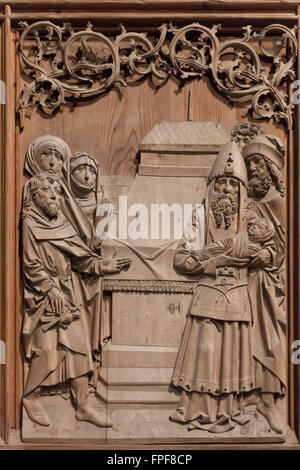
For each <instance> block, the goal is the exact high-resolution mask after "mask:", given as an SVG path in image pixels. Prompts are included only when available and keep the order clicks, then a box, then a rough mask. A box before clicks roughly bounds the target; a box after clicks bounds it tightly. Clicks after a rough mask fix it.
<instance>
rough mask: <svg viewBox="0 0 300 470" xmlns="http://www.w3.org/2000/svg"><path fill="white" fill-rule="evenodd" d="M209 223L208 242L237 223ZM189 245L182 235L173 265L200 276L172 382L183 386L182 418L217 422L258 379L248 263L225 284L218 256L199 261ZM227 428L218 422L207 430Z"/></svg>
mask: <svg viewBox="0 0 300 470" xmlns="http://www.w3.org/2000/svg"><path fill="white" fill-rule="evenodd" d="M204 223H205V221H204V219H203V221H202V224H204ZM210 227H211V229H210V231H209V234H208V239H207V243H206V246H209V244H210V243H213V242H215V241H217V240H218V239H219V240H220V239H223V238H225V237H227V236H229V235H232V234H233V233H235V231H236V228H234V227H232V228H231V230H222V229H217V228H216V227H215V225H214V220H213V218H212V216H211V217H210ZM185 246H186V243H185V241H184V240H182V241H181V242H180V243H179V246H178V249H177V251H176V254H175V259H174V266H175V268H176V269H177V270H179V271H180V272H181V273H184V274H188V275H194V276H197V277H198V279H199V285H198V287H197V288H196V290H195V292H194V294H193V299H192V301H191V304H190V307H189V312H188V317H187V321H186V326H185V329H184V332H183V336H182V340H181V343H180V347H179V351H178V355H177V359H176V363H175V366H174V371H173V376H172V380H171V382H172V384H173V385H175V386H178V387H180V388H181V389H182V395H181V399H180V402H179V406H178V408H177V411H178V412H179V414H181V417H182V422H191V421H194V420H198V421H199V423H200V425H205V424H208V423H215V422H217V423H219V422H220V421H222V419H223V418H226V417H227V418H228V419H229V420H230V418H232V416H233V414H234V413H235V410H237V408H235V406H236V404H235V403H234V396H235V395H239V394H243V393H245V392H249V391H251V390H253V389H254V385H255V384H254V378H255V376H254V361H253V351H252V335H251V322H252V318H251V309H250V302H249V294H248V286H247V269H245V268H243V269H237V268H233V270H234V273H235V275H236V276H237V277H238V279H236V281H235V280H234V279H233V278H231V279H230V278H229V283H232V282H233V283H234V287H233V288H232V287H230V286H229V288H227V287H225V288H224V287H222V286H221V285H220V281H221V278H222V276H220V277H219V278H218V268H217V267H216V264H215V259H214V257H212V258H211V259H209V260H206V261H203V262H200V261H198V262H196V261H194V260H193V259H192V257H191V256H190V251H189V250H188V249H186V248H185ZM219 273H220V271H219ZM227 289H228V290H227ZM219 418H220V419H219ZM217 420H218V421H217ZM197 427H199V426H197ZM227 429H229V428H228V427H223V425H222V423H221V422H220V425H219V424H217V425H215V424H214V425H213V426H212V427H211V428H210V429H209V430H210V431H211V432H222V431H224V430H227Z"/></svg>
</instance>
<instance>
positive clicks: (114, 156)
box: [0, 0, 300, 448]
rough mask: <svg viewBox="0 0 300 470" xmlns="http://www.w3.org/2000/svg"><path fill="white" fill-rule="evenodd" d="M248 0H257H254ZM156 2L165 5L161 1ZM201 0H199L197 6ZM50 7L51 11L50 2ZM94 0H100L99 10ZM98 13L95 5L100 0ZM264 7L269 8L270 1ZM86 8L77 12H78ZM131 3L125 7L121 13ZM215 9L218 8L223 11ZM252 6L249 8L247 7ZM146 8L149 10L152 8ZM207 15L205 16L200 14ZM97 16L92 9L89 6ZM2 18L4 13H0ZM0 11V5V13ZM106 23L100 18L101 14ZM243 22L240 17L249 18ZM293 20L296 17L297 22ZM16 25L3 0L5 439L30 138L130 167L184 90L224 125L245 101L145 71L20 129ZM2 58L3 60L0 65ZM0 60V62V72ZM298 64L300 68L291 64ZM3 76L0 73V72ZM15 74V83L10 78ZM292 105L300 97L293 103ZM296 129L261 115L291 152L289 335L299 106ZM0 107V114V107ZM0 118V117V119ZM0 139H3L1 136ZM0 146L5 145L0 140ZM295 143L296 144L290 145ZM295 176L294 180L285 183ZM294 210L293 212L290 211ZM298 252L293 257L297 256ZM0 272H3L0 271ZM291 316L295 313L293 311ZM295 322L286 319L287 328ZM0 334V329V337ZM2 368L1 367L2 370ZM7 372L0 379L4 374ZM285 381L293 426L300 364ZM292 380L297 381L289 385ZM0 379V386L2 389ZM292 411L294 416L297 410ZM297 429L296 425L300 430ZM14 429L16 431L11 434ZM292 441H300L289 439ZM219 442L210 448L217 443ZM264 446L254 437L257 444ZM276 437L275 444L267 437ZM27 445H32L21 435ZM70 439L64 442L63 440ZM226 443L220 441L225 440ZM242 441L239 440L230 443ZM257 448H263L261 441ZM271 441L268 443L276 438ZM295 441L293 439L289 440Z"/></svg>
mask: <svg viewBox="0 0 300 470" xmlns="http://www.w3.org/2000/svg"><path fill="white" fill-rule="evenodd" d="M7 3H8V4H10V5H11V6H12V18H13V19H14V20H15V23H14V24H17V20H19V19H21V18H23V19H25V18H28V19H33V20H36V19H38V18H41V17H43V15H44V16H45V13H44V12H45V11H46V10H51V9H52V10H51V15H52V16H51V15H47V18H58V19H61V18H62V17H71V18H75V19H76V20H77V22H79V21H80V19H81V20H82V21H83V26H84V25H85V19H84V18H87V17H88V15H90V16H91V13H89V9H91V10H90V11H98V16H99V18H100V19H101V21H102V20H103V23H104V24H105V21H107V22H108V21H109V20H112V21H113V20H116V18H117V19H118V20H119V19H120V18H122V15H123V18H124V20H125V19H126V18H131V20H132V23H131V24H136V25H137V26H138V25H139V19H143V18H144V19H147V20H149V21H150V20H151V18H153V12H156V13H157V16H158V17H159V18H165V19H168V18H169V17H170V12H171V16H172V14H173V17H174V18H175V19H176V18H178V20H181V21H185V20H187V19H188V20H189V22H190V19H191V18H192V16H193V15H194V12H195V9H199V18H204V19H206V21H208V20H209V19H212V20H218V22H221V21H222V14H223V17H224V18H227V21H229V18H230V19H231V20H232V19H234V18H239V20H240V21H245V20H246V18H247V19H249V21H250V20H251V15H252V18H253V23H254V22H255V20H254V18H258V17H260V18H261V19H263V20H264V21H267V20H268V19H269V20H270V21H272V18H277V19H278V20H279V19H282V20H291V19H293V20H294V19H295V16H294V15H295V14H298V16H299V17H300V10H299V11H298V12H297V11H296V6H297V4H299V2H295V1H290V0H286V1H282V2H279V1H277V2H274V1H272V0H270V1H267V0H265V1H263V2H260V1H255V2H253V1H252V2H248V1H246V2H242V3H241V2H236V1H233V0H222V2H220V3H218V6H217V7H216V6H215V5H214V3H215V2H204V3H203V2H195V1H191V0H172V1H171V0H170V1H169V0H165V1H164V2H162V1H161V0H157V1H156V0H132V1H131V2H120V1H119V0H118V1H111V0H107V1H106V0H103V1H102V2H101V5H99V2H98V1H96V0H95V1H94V0H87V1H85V2H82V0H81V1H77V0H72V1H69V0H61V1H59V0H55V1H47V2H45V1H35V2H34V3H33V2H29V1H28V0H16V1H14V2H2V1H0V12H1V10H2V13H4V5H5V4H7ZM254 4H255V8H253V5H254ZM162 5H163V8H162ZM200 5H201V6H205V8H201V11H200V8H199V7H200ZM57 6H58V7H59V8H58V12H55V9H56V7H57ZM101 9H102V10H101ZM105 9H106V13H105V14H103V10H105ZM271 10H272V13H271V15H270V11H271ZM83 11H85V15H82V12H83ZM128 11H130V14H128ZM222 11H223V13H222V14H221V12H222ZM249 12H250V16H249ZM151 15H152V16H151ZM205 15H206V16H205ZM96 17H97V15H96ZM2 18H4V17H3V16H2ZM0 21H1V15H0ZM107 24H108V23H107ZM247 24H248V23H247ZM299 24H300V23H299ZM14 36H15V34H14V32H13V31H12V30H11V25H10V8H9V7H6V17H5V21H4V24H3V27H2V35H1V38H0V50H2V51H4V52H5V54H4V59H5V64H6V71H5V81H6V83H7V84H9V86H7V104H6V106H5V107H4V106H1V109H2V113H3V114H4V116H3V117H4V118H5V120H4V122H5V124H4V125H3V127H2V133H1V132H0V144H3V143H4V146H3V145H0V148H1V152H4V153H3V155H1V165H2V166H0V171H1V188H2V189H1V201H0V217H1V221H2V229H1V232H2V234H3V236H2V239H1V246H0V257H1V260H2V270H1V273H0V298H1V300H2V301H1V315H2V316H1V318H0V335H5V339H6V343H7V366H6V368H5V372H4V367H2V366H0V368H1V373H2V376H1V377H0V415H1V420H0V436H2V437H3V438H4V439H5V440H6V442H8V441H9V430H10V429H12V428H17V429H18V428H19V424H20V423H19V420H20V402H21V395H22V360H21V351H20V341H19V340H20V332H21V322H22V290H21V289H22V284H21V275H20V265H19V254H20V252H19V244H20V240H19V236H20V234H19V230H18V226H19V214H20V209H21V199H22V196H21V195H22V187H23V184H24V181H25V180H26V178H25V177H24V175H23V165H24V156H25V152H26V150H27V148H28V145H29V144H30V142H31V141H32V140H33V139H34V138H36V137H38V136H39V135H44V134H53V135H57V136H59V137H61V138H63V139H64V140H65V141H66V142H67V143H68V145H69V146H70V148H71V150H72V151H74V152H75V151H79V150H84V151H86V152H89V153H91V154H92V155H94V156H95V157H96V159H97V160H98V161H99V163H100V165H101V171H102V174H103V175H119V176H133V175H134V174H135V173H136V171H137V156H138V155H137V153H138V148H139V143H140V142H141V141H142V140H143V138H144V137H145V136H146V135H147V133H148V132H149V131H150V130H151V129H152V128H153V127H154V125H155V124H157V122H159V121H160V120H171V121H173V120H174V121H182V120H185V119H186V115H187V106H188V91H189V90H191V92H192V94H191V96H192V109H193V120H194V121H219V122H220V124H221V125H222V126H223V127H224V128H225V129H226V130H227V131H230V129H231V128H232V127H233V126H234V125H236V124H237V123H239V122H247V121H248V118H246V117H244V114H245V111H246V106H245V105H239V106H236V107H230V106H229V104H228V103H227V101H226V100H225V99H224V98H223V97H222V96H221V95H220V94H219V93H218V92H216V91H215V89H214V88H213V86H212V84H211V83H210V81H209V79H208V78H205V79H202V80H201V81H193V82H190V83H188V84H186V85H185V86H184V87H183V88H182V89H178V82H176V80H174V79H171V80H169V82H168V83H166V84H165V85H164V86H162V87H161V88H160V89H159V90H155V89H154V88H153V87H152V85H151V84H150V82H149V81H148V80H145V81H143V82H142V83H140V84H138V85H137V84H135V85H129V86H128V87H127V88H121V87H120V88H119V90H117V89H112V90H110V91H109V92H107V93H106V94H104V95H102V96H100V97H97V98H94V99H92V100H88V101H85V102H81V103H80V104H78V106H76V107H75V108H73V107H72V105H71V104H69V105H68V106H65V107H63V111H62V112H60V113H58V114H57V115H56V116H45V115H43V114H41V113H39V112H36V111H34V112H33V114H32V115H31V117H30V118H25V128H24V131H23V132H22V133H20V131H19V129H18V128H16V127H15V120H14V118H15V99H16V97H17V96H18V95H19V92H20V90H21V88H22V87H23V78H22V77H21V74H20V69H19V63H18V59H17V57H16V54H15V47H16V42H15V37H14ZM8 64H9V66H7V65H8ZM1 73H3V68H2V67H1V64H0V75H1ZM299 73H300V70H299ZM1 76H3V75H1ZM15 84H16V86H15ZM298 108H299V107H298ZM297 113H298V117H297V121H296V125H295V131H294V134H291V135H290V136H289V139H288V136H287V135H286V132H285V129H284V128H283V127H282V126H278V125H277V126H274V125H273V124H272V123H262V124H261V125H262V127H263V129H264V130H265V131H267V132H269V133H271V134H274V135H277V136H278V137H280V138H281V139H282V140H283V142H284V145H285V148H286V150H287V151H288V152H290V153H289V157H288V158H289V165H288V166H287V171H288V177H289V178H288V181H289V191H288V192H289V203H290V205H287V212H288V223H289V226H288V233H291V235H290V236H289V244H288V253H289V257H290V260H292V263H290V265H289V281H290V284H289V292H290V294H291V295H292V299H290V305H291V310H290V325H291V327H290V331H289V339H290V340H291V339H292V338H294V339H297V338H300V322H299V319H298V303H299V302H298V293H299V291H300V284H299V276H298V273H297V271H298V269H297V267H298V266H299V263H300V258H299V250H298V248H297V251H296V248H295V243H296V244H297V245H298V243H299V242H298V240H299V234H300V223H299V203H298V198H299V189H298V187H299V173H300V167H299V158H298V152H299V144H298V139H299V123H300V112H299V109H298V110H297ZM3 114H2V115H3ZM2 122H3V121H2ZM3 141H4V142H3ZM2 149H4V150H2ZM296 152H297V153H296ZM291 182H293V183H291ZM295 214H296V215H295ZM295 254H296V255H297V258H296V257H295ZM4 273H5V274H4ZM294 319H295V321H294ZM293 322H294V328H293ZM2 337H3V336H0V339H2ZM4 375H5V377H3V376H4ZM3 379H5V380H3ZM290 379H291V385H292V386H291V387H290V392H289V399H290V402H289V410H290V422H291V424H293V421H294V419H295V427H296V430H297V431H298V433H300V416H299V413H298V415H297V413H296V410H297V409H299V396H300V373H299V367H298V368H297V367H296V368H295V369H294V368H293V367H292V366H290ZM293 380H294V382H295V384H294V385H293ZM1 384H2V387H3V386H4V385H5V396H4V394H3V391H4V390H3V389H1ZM295 417H296V418H295ZM298 435H299V434H298ZM11 436H12V439H15V446H16V447H22V444H21V443H20V442H17V440H16V437H15V434H14V432H12V431H11ZM13 436H14V437H13ZM289 445H291V446H294V447H295V446H296V447H297V446H298V444H297V442H296V441H295V440H294V441H293V443H292V444H289ZM222 447H224V446H218V447H216V448H222ZM263 447H264V446H262V448H263ZM272 447H274V446H272ZM26 448H32V446H28V445H26ZM71 448H72V446H71ZM227 448H228V447H227ZM234 448H240V446H234ZM265 448H269V446H266V447H265ZM275 448H276V446H275ZM297 448H298V447H297Z"/></svg>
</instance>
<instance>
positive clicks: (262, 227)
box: [191, 210, 274, 268]
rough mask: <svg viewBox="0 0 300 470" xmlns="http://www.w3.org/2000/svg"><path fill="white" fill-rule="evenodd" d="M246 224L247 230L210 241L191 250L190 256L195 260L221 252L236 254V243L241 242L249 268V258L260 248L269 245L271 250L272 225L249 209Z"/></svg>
mask: <svg viewBox="0 0 300 470" xmlns="http://www.w3.org/2000/svg"><path fill="white" fill-rule="evenodd" d="M247 226H248V230H247V232H239V233H237V234H236V235H234V236H231V237H227V238H224V239H223V240H218V241H216V242H214V243H211V244H210V245H208V246H205V247H203V248H201V249H200V250H192V251H191V257H192V258H193V259H194V260H195V261H205V260H207V259H209V258H213V257H215V256H218V255H221V254H226V255H227V256H236V255H235V253H236V252H241V251H240V250H237V245H238V244H241V243H242V244H243V248H244V249H243V252H244V253H245V256H246V257H248V258H249V259H250V262H249V265H248V267H249V268H251V260H253V259H254V258H255V257H256V256H257V255H258V253H259V252H260V251H261V250H263V249H268V247H269V248H270V251H271V252H272V248H271V247H272V246H273V237H274V226H273V224H272V223H271V222H270V221H269V220H268V219H266V218H263V217H259V216H258V215H257V213H255V212H253V211H250V210H249V211H248V213H247ZM247 235H248V236H247Z"/></svg>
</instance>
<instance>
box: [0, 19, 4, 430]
mask: <svg viewBox="0 0 300 470" xmlns="http://www.w3.org/2000/svg"><path fill="white" fill-rule="evenodd" d="M3 39H4V26H3V23H2V22H1V23H0V51H3ZM0 80H1V81H3V83H4V54H1V60H0ZM4 118H5V104H0V188H1V189H0V223H1V228H0V233H1V242H0V260H1V270H0V340H1V341H3V342H5V331H4V329H5V326H4V325H5V322H4V312H5V308H4V305H3V273H4V270H3V264H2V263H3V253H4V243H3V242H4V237H3V231H4V224H3V202H4V201H3V188H4V185H3V179H4V178H3V160H4V145H3V138H4V127H3V124H4ZM0 354H1V353H0ZM4 369H5V366H4V364H3V365H2V364H1V357H0V438H1V437H2V439H3V438H4Z"/></svg>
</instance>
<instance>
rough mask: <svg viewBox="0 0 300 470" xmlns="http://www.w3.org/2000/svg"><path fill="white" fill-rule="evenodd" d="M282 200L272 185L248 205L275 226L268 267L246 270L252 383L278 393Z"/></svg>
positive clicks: (282, 342)
mask: <svg viewBox="0 0 300 470" xmlns="http://www.w3.org/2000/svg"><path fill="white" fill-rule="evenodd" d="M283 202H284V200H283V198H282V197H281V196H280V195H279V193H278V192H277V191H276V189H275V187H274V186H272V187H271V188H270V190H269V191H268V193H267V194H266V196H265V197H264V198H262V199H260V200H259V201H251V203H250V205H249V206H250V208H251V209H252V210H255V211H256V212H257V213H258V214H259V215H260V216H261V217H264V218H266V219H269V220H270V221H271V222H272V224H273V226H274V229H275V234H274V244H273V246H274V248H273V249H271V248H268V250H269V252H270V254H271V266H270V267H265V268H263V269H261V268H259V269H253V270H250V271H249V291H250V300H251V308H252V313H253V350H254V357H255V359H256V360H257V362H256V385H257V387H258V388H259V389H260V390H261V391H262V392H271V393H281V394H282V393H284V389H285V386H286V380H287V379H286V311H285V304H284V298H285V265H284V256H285V250H284V248H285V239H284V235H285V229H284V213H283Z"/></svg>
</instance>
